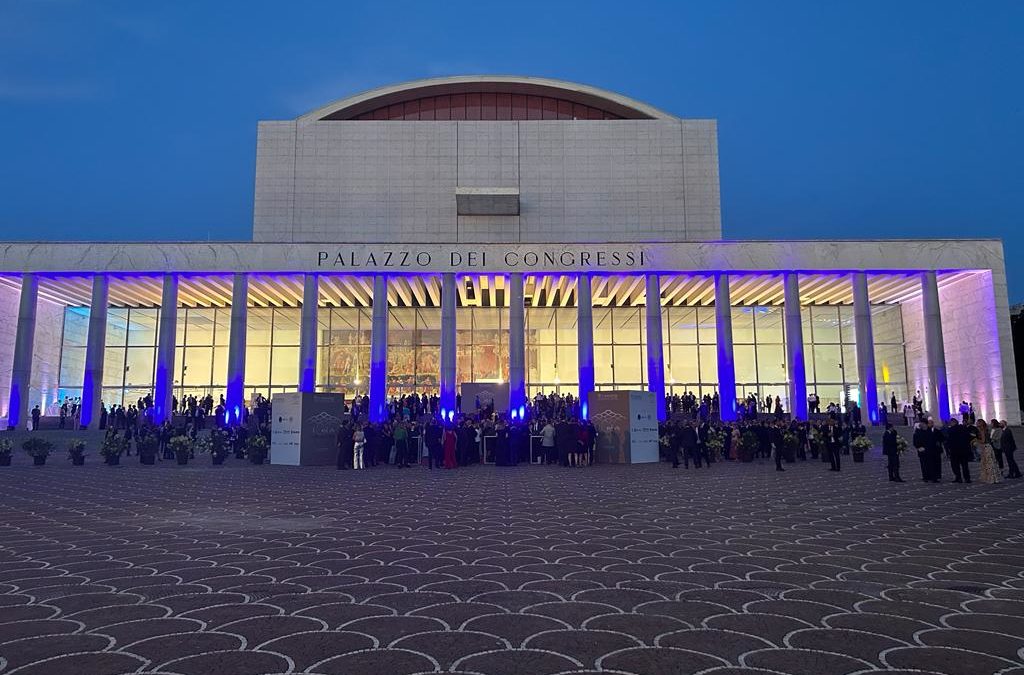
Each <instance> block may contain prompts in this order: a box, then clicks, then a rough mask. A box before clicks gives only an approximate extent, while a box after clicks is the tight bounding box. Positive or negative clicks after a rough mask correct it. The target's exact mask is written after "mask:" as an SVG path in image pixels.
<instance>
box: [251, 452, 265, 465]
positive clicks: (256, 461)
mask: <svg viewBox="0 0 1024 675" xmlns="http://www.w3.org/2000/svg"><path fill="white" fill-rule="evenodd" d="M249 461H251V462H252V463H253V464H262V463H263V455H260V454H256V455H253V456H252V458H251V459H250V460H249Z"/></svg>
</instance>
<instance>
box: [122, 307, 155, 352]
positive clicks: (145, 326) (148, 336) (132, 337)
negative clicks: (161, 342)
mask: <svg viewBox="0 0 1024 675" xmlns="http://www.w3.org/2000/svg"><path fill="white" fill-rule="evenodd" d="M159 311H160V310H158V309H132V310H130V311H129V313H128V345H129V346H137V347H142V346H149V347H153V346H156V343H157V337H156V326H157V315H158V314H159Z"/></svg>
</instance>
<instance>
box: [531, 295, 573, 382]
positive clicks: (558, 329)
mask: <svg viewBox="0 0 1024 675" xmlns="http://www.w3.org/2000/svg"><path fill="white" fill-rule="evenodd" d="M525 319H526V336H525V339H524V345H525V349H526V392H527V396H531V397H532V396H533V395H534V394H536V393H537V392H542V393H545V394H546V393H549V392H552V391H555V392H558V393H560V394H570V393H571V394H572V395H574V396H575V395H576V394H577V393H578V392H579V367H578V353H577V349H578V347H577V345H578V344H579V343H578V337H577V334H576V308H575V307H530V306H527V307H526V315H525Z"/></svg>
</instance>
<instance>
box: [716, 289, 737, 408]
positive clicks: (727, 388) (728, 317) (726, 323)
mask: <svg viewBox="0 0 1024 675" xmlns="http://www.w3.org/2000/svg"><path fill="white" fill-rule="evenodd" d="M715 333H716V350H717V351H718V405H719V415H720V417H721V418H722V419H723V420H724V421H727V422H728V421H732V420H735V419H736V362H735V357H734V356H733V352H732V303H731V301H730V299H729V275H728V274H726V273H724V272H719V273H716V274H715Z"/></svg>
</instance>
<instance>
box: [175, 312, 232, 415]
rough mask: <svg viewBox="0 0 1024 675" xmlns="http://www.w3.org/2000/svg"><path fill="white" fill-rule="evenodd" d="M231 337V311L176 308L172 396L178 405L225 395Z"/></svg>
mask: <svg viewBox="0 0 1024 675" xmlns="http://www.w3.org/2000/svg"><path fill="white" fill-rule="evenodd" d="M230 337H231V309H230V308H220V307H217V308H213V307H179V308H178V324H177V336H176V341H175V344H176V345H177V349H176V350H175V356H174V395H175V396H176V397H177V398H178V401H183V400H184V399H185V398H186V397H188V396H195V397H196V398H202V397H204V396H206V395H207V394H209V395H211V396H213V397H214V399H215V400H216V399H218V398H219V397H220V395H221V394H223V393H224V390H225V388H226V387H227V380H228V340H229V339H230Z"/></svg>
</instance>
